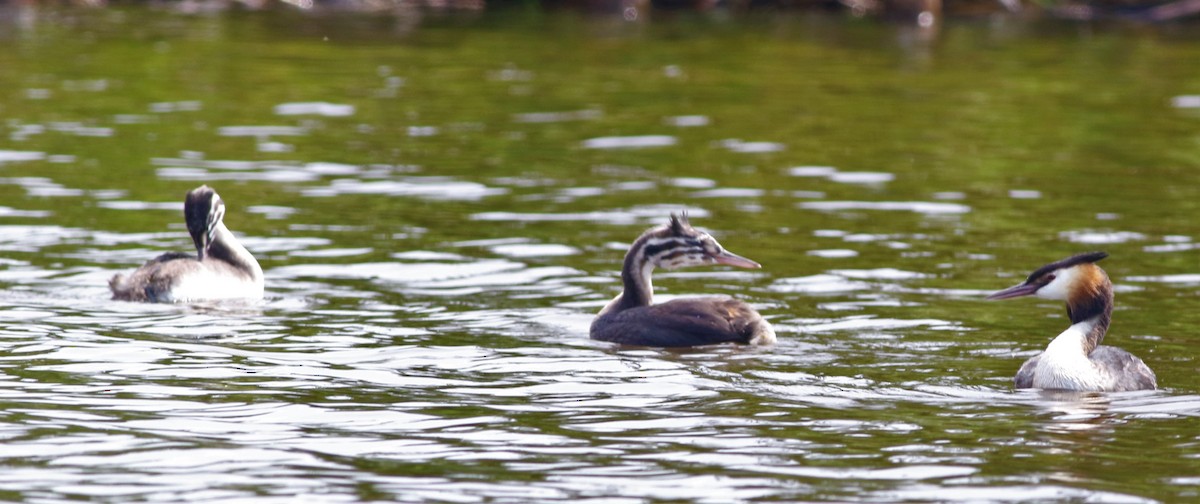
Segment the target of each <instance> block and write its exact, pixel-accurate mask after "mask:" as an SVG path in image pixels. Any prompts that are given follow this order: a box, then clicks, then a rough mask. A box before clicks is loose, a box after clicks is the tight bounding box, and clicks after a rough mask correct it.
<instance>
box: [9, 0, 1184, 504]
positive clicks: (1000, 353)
mask: <svg viewBox="0 0 1200 504" xmlns="http://www.w3.org/2000/svg"><path fill="white" fill-rule="evenodd" d="M284 18H286V19H289V20H290V21H294V22H296V23H299V24H298V25H297V26H295V27H294V29H285V28H283V27H281V26H277V23H278V22H279V18H278V17H272V16H259V15H244V16H243V15H222V16H208V17H182V16H176V15H171V14H165V13H153V12H142V11H137V10H130V11H124V10H121V11H117V10H113V11H104V12H94V13H88V14H87V15H83V14H81V13H72V12H65V13H57V12H56V13H49V12H48V13H46V14H45V15H44V17H41V16H40V15H39V16H35V17H34V18H32V19H27V20H26V21H24V22H25V23H26V25H24V27H23V28H12V27H11V26H12V25H5V26H9V28H7V29H8V30H13V31H11V32H9V33H8V34H7V35H5V36H4V37H3V38H2V39H0V44H2V45H3V46H4V50H2V51H0V68H4V69H5V70H4V71H3V72H0V88H3V89H7V90H8V91H7V92H5V93H3V94H0V112H2V113H3V117H4V121H3V123H0V171H2V172H3V173H2V174H0V175H2V177H0V195H3V196H4V201H3V207H0V220H3V222H0V251H3V255H4V257H3V258H0V266H3V268H2V269H0V283H2V284H3V285H4V287H5V289H4V291H3V292H2V293H0V322H2V324H0V346H2V349H3V351H2V352H0V366H2V367H0V369H2V370H3V377H4V381H3V383H4V386H2V387H0V394H2V395H3V401H4V408H2V409H0V436H3V438H4V440H5V448H4V450H3V455H2V456H0V460H2V461H3V464H4V465H5V466H6V470H5V471H0V495H2V496H3V498H4V499H6V500H14V501H30V502H33V501H37V502H43V501H65V500H73V499H83V500H96V501H105V502H118V501H134V500H138V501H143V500H159V501H179V500H187V501H221V502H223V501H255V502H260V501H270V500H278V501H286V502H295V501H297V500H314V501H322V502H336V501H358V500H399V501H453V502H476V501H491V502H530V501H548V500H568V499H570V500H597V501H601V500H603V501H606V502H607V501H623V500H629V501H640V500H694V501H702V502H728V501H749V500H760V499H762V500H772V499H774V500H861V501H876V502H893V501H902V500H921V501H928V500H935V501H1019V500H1087V501H1096V502H1144V501H1149V502H1153V501H1178V500H1187V499H1188V498H1191V497H1193V496H1194V495H1195V494H1196V492H1197V491H1200V475H1198V474H1197V473H1196V464H1195V457H1196V454H1197V447H1198V446H1200V441H1198V439H1197V437H1196V434H1195V432H1196V429H1195V427H1196V417H1197V416H1198V415H1200V395H1197V394H1196V392H1197V390H1200V382H1198V381H1197V379H1196V378H1195V376H1196V373H1195V370H1196V365H1195V358H1194V355H1195V349H1194V348H1193V346H1192V345H1190V343H1191V341H1190V340H1191V337H1190V335H1191V334H1192V333H1193V332H1194V331H1193V330H1192V328H1193V327H1194V326H1195V324H1196V323H1197V322H1198V321H1200V319H1198V317H1197V315H1195V313H1196V310H1194V307H1195V305H1196V302H1197V297H1196V294H1197V289H1196V286H1197V285H1200V282H1198V281H1197V278H1200V277H1198V276H1197V275H1198V274H1200V273H1198V268H1197V267H1196V261H1195V257H1194V252H1195V251H1194V248H1195V246H1194V240H1195V237H1196V236H1200V227H1198V225H1197V224H1196V223H1195V222H1193V219H1191V218H1190V217H1189V216H1190V215H1192V214H1193V213H1194V210H1195V205H1196V203H1195V201H1197V200H1198V199H1197V196H1198V195H1197V194H1195V192H1196V188H1197V187H1200V183H1198V182H1200V180H1196V177H1197V175H1196V171H1195V170H1193V169H1191V168H1193V167H1194V166H1195V165H1196V163H1197V161H1198V160H1200V150H1198V147H1197V144H1196V142H1195V141H1194V137H1195V132H1196V131H1197V128H1198V127H1200V122H1197V118H1196V117H1195V116H1194V115H1192V114H1190V113H1189V112H1188V109H1187V108H1185V107H1182V106H1180V105H1179V104H1180V103H1183V104H1185V105H1186V103H1187V100H1186V99H1185V98H1186V96H1188V95H1189V94H1195V93H1200V89H1196V87H1197V86H1200V68H1198V67H1196V66H1195V65H1191V64H1190V62H1193V61H1196V59H1197V57H1200V45H1197V43H1196V41H1195V40H1191V39H1190V38H1188V36H1186V35H1182V36H1180V35H1177V36H1174V38H1172V36H1169V35H1163V34H1156V33H1142V32H1138V33H1128V32H1126V31H1125V30H1123V29H1121V28H1119V27H1116V28H1107V29H1099V30H1097V31H1095V32H1093V33H1090V34H1088V36H1085V37H1080V36H1076V35H1075V34H1074V30H1073V29H1071V28H1069V27H1054V28H1049V27H1030V28H1029V32H1028V33H1022V32H1021V31H1020V30H1016V31H1014V30H1013V29H1012V28H1011V27H1010V28H1005V27H999V26H992V25H980V24H974V23H962V24H957V25H956V24H953V23H951V24H949V25H947V26H944V27H943V28H942V29H943V30H944V31H943V32H942V34H941V36H940V40H941V42H939V43H938V44H936V45H931V46H927V47H924V48H922V49H921V50H920V53H921V54H922V55H923V56H921V57H922V58H923V59H922V61H923V63H922V64H921V65H917V67H916V68H914V64H913V61H914V55H913V54H912V53H910V52H905V51H904V50H894V49H890V48H889V47H891V44H892V41H893V40H894V37H897V35H896V33H895V32H894V30H895V29H894V28H892V27H888V26H880V25H872V24H864V23H862V22H860V21H849V20H841V19H832V18H812V19H799V18H795V19H780V20H777V21H775V22H772V23H770V24H769V27H770V28H772V30H770V31H768V32H767V33H764V30H762V28H764V25H762V24H760V23H761V22H760V21H754V20H747V21H740V22H727V23H714V22H712V21H711V20H710V21H705V20H674V21H667V22H660V23H658V24H645V25H636V26H633V25H630V26H624V27H618V26H616V25H613V24H612V23H607V22H603V21H588V20H582V19H576V18H573V17H569V16H563V17H562V18H561V19H560V18H555V17H552V18H550V19H546V18H542V17H539V16H531V17H529V18H525V17H518V16H513V15H512V14H503V13H501V14H492V15H487V16H483V17H481V18H477V19H474V20H471V21H470V22H462V21H461V20H460V21H451V20H443V21H442V22H438V21H434V22H429V23H427V24H426V25H424V26H422V27H421V28H419V29H416V30H415V31H413V32H411V33H407V34H406V35H404V36H403V37H398V36H397V35H396V34H395V32H394V31H392V30H390V29H387V28H384V29H381V30H378V29H362V27H363V26H371V25H370V24H369V23H367V24H363V22H362V20H355V21H354V22H350V23H349V25H348V26H351V27H353V28H354V29H353V33H350V32H349V31H347V30H345V29H344V28H343V29H339V28H337V24H336V23H333V22H330V21H329V20H314V19H308V18H290V17H286V16H284ZM313 33H321V35H319V36H317V35H312V34H313ZM14 34H15V35H14ZM79 34H86V35H87V36H86V37H80V36H79ZM598 34H602V35H598ZM830 36H832V37H833V38H828V37H830ZM83 39H86V40H83ZM547 40H552V41H554V43H553V44H548V43H547ZM835 40H836V41H837V42H835ZM131 62H137V64H132V63H131ZM1180 97H1183V98H1180ZM202 182H204V183H209V184H212V185H214V186H216V187H217V188H218V189H219V190H220V191H221V194H222V195H223V196H224V198H225V200H226V202H227V204H228V205H229V212H228V216H227V222H228V223H229V225H230V227H231V228H232V229H234V230H235V231H236V232H238V233H239V235H240V236H241V238H242V240H243V243H244V244H245V245H246V246H247V247H248V248H249V249H250V250H252V251H253V252H254V253H255V254H256V255H258V256H259V258H260V260H261V262H262V263H263V266H264V267H265V269H266V272H267V278H268V283H267V290H268V295H269V297H268V299H266V300H264V301H262V302H259V303H240V304H239V303H225V304H214V305H196V306H158V305H151V306H147V305H138V304H130V303H116V302H111V301H108V299H107V294H108V292H107V288H106V282H107V279H108V278H109V277H110V276H111V275H113V274H114V273H116V272H120V271H126V270H129V269H132V268H133V267H135V266H136V265H137V264H139V263H140V262H141V261H144V260H145V259H148V258H150V257H153V256H154V255H155V254H158V253H160V252H161V251H163V250H172V249H177V250H183V249H186V248H187V246H188V245H187V243H186V238H185V233H184V230H183V224H182V219H181V218H179V215H178V211H179V206H180V203H179V200H180V199H181V195H182V194H183V193H184V192H185V191H186V190H187V189H189V188H191V187H193V186H195V185H199V184H200V183H202ZM681 210H686V211H687V212H688V213H689V214H690V215H691V216H692V220H693V222H694V223H695V224H697V225H699V226H702V227H705V228H707V229H710V230H712V231H713V232H714V233H715V234H716V235H717V236H718V237H719V238H720V239H721V241H722V243H723V244H725V245H726V246H727V247H728V248H730V249H731V250H733V251H735V252H738V253H742V254H745V255H747V256H749V257H752V258H754V259H755V260H758V261H760V262H762V263H763V264H764V265H765V266H766V267H765V268H764V269H763V270H756V271H728V270H721V269H701V270H686V271H677V272H659V274H657V275H656V276H655V284H656V286H657V288H658V294H659V296H658V297H659V300H666V299H670V298H672V297H677V296H682V295H691V294H696V293H724V294H730V295H737V296H739V297H742V298H745V299H747V300H748V301H750V302H752V303H753V304H755V305H756V306H758V307H760V308H761V311H762V312H763V313H764V314H765V315H766V316H767V317H768V318H769V319H771V321H772V322H773V323H774V324H775V326H776V328H777V331H778V332H779V334H780V343H779V344H778V345H777V346H775V347H772V348H766V349H757V348H754V349H747V348H733V347H713V348H699V349H689V350H658V349H643V348H615V347H612V346H611V345H608V344H602V343H598V342H592V341H590V340H588V339H587V337H586V335H587V328H588V325H589V324H590V322H591V318H592V316H593V314H594V313H595V312H596V311H598V310H599V309H600V307H601V306H603V305H604V304H605V303H606V302H607V301H608V300H609V299H611V297H612V296H614V295H615V294H616V293H617V291H618V288H619V286H618V272H617V270H616V268H617V266H618V265H619V263H620V259H621V256H622V254H623V252H624V250H625V247H626V245H627V244H628V243H629V241H631V240H632V239H633V238H634V237H635V236H636V235H637V234H638V232H639V231H640V230H641V229H643V228H644V227H646V226H649V225H652V224H656V223H659V222H662V221H663V220H664V218H665V216H666V215H667V214H669V213H670V212H673V211H681ZM1096 248H1103V249H1106V250H1108V251H1109V252H1110V253H1111V254H1112V257H1111V258H1110V259H1108V260H1106V261H1105V263H1104V266H1105V267H1106V268H1107V269H1108V271H1109V272H1110V274H1111V275H1112V276H1113V278H1114V280H1115V281H1116V282H1117V284H1118V285H1117V291H1118V303H1119V307H1118V311H1117V313H1116V315H1115V317H1116V322H1115V324H1114V332H1113V335H1112V337H1111V339H1110V342H1111V343H1112V344H1115V345H1119V346H1122V347H1125V348H1128V349H1130V350H1131V351H1133V352H1134V353H1135V354H1138V355H1140V356H1142V357H1143V358H1144V359H1145V360H1146V361H1147V363H1149V364H1150V365H1151V366H1152V367H1153V368H1154V369H1156V371H1157V372H1158V374H1159V380H1160V383H1161V384H1162V385H1163V386H1164V390H1162V391H1156V392H1141V393H1119V394H1055V393H1042V392H1036V391H1017V392H1014V391H1012V390H1011V389H1010V379H1011V375H1012V373H1013V372H1014V371H1015V369H1016V367H1017V366H1018V365H1019V363H1020V362H1021V361H1022V360H1023V359H1025V358H1027V357H1028V356H1030V355H1033V354H1034V353H1035V352H1037V351H1039V350H1040V348H1042V347H1043V346H1044V345H1045V343H1046V342H1047V341H1048V340H1049V338H1050V337H1052V336H1053V335H1054V334H1056V333H1057V332H1058V331H1060V330H1061V329H1062V328H1063V327H1064V326H1065V325H1066V321H1065V318H1063V317H1062V316H1061V307H1058V306H1054V305H1052V304H1048V303H1042V302H1038V301H1027V302H1023V303H1022V302H1013V303H1005V304H1001V303H997V304H990V303H984V302H982V298H983V296H984V295H985V294H986V293H988V292H991V291H993V290H996V289H999V288H1002V287H1006V286H1008V285H1010V284H1012V283H1014V282H1016V281H1017V280H1018V279H1020V278H1022V277H1023V275H1024V274H1026V273H1027V272H1028V271H1030V270H1032V269H1033V268H1035V267H1037V266H1039V265H1041V264H1043V263H1045V262H1049V261H1051V260H1054V259H1058V258H1060V257H1062V256H1064V255H1066V254H1069V253H1072V252H1076V251H1079V250H1086V249H1096Z"/></svg>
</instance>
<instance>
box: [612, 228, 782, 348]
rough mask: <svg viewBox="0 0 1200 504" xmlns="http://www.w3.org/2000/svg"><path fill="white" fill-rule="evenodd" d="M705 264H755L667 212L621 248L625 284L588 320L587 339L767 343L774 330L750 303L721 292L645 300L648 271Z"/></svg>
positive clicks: (642, 342)
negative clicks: (667, 216)
mask: <svg viewBox="0 0 1200 504" xmlns="http://www.w3.org/2000/svg"><path fill="white" fill-rule="evenodd" d="M705 264H725V265H728V266H737V267H739V268H760V267H762V266H760V265H759V264H758V263H756V262H754V261H751V260H749V259H746V258H745V257H741V256H738V255H735V254H731V253H729V252H727V251H725V249H723V248H721V244H720V243H717V240H715V239H713V237H711V236H709V235H708V234H707V233H704V232H702V231H698V230H696V229H695V228H693V227H692V226H691V224H689V223H688V220H687V215H686V214H685V215H681V216H677V215H674V214H672V215H671V222H670V223H669V224H667V225H665V226H659V227H656V228H653V229H650V230H648V231H646V232H645V233H643V234H642V236H640V237H638V239H637V240H635V241H634V242H633V245H632V246H630V247H629V252H628V253H626V254H625V266H624V268H623V269H622V270H621V281H622V282H623V283H624V284H625V290H624V292H622V293H621V294H620V295H618V296H617V297H616V298H615V299H613V300H612V301H611V302H609V303H608V305H607V306H605V307H604V309H603V310H600V314H599V315H598V316H597V317H596V320H594V321H593V322H592V328H591V336H592V339H596V340H601V341H611V342H614V343H621V344H625V345H641V346H657V347H685V346H696V345H712V344H716V343H730V342H732V343H742V344H749V345H769V344H772V343H774V342H775V330H774V329H772V328H771V324H769V323H767V321H766V320H763V318H762V316H761V315H759V314H758V312H757V311H754V308H751V307H750V305H748V304H746V303H743V302H741V301H738V300H736V299H731V298H725V297H702V298H686V299H675V300H672V301H669V302H666V303H663V304H657V305H656V304H651V302H652V299H651V298H652V296H653V295H654V292H653V287H652V286H651V284H650V274H651V273H652V272H653V271H654V268H656V267H660V266H661V267H663V268H667V269H674V268H682V267H687V266H701V265H705Z"/></svg>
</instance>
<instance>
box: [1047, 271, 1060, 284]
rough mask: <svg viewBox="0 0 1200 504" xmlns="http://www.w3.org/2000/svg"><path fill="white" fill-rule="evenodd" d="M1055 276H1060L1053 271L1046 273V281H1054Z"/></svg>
mask: <svg viewBox="0 0 1200 504" xmlns="http://www.w3.org/2000/svg"><path fill="white" fill-rule="evenodd" d="M1055 278H1058V277H1056V276H1054V274H1053V273H1051V274H1049V275H1046V283H1050V282H1053V281H1054V279H1055Z"/></svg>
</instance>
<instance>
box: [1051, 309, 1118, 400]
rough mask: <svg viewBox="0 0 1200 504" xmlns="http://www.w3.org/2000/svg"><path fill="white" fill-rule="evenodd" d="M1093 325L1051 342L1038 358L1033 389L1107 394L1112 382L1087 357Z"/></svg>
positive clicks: (1082, 325)
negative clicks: (1088, 342) (1097, 391)
mask: <svg viewBox="0 0 1200 504" xmlns="http://www.w3.org/2000/svg"><path fill="white" fill-rule="evenodd" d="M1091 328H1092V324H1091V323H1090V322H1080V323H1078V324H1075V325H1072V326H1071V327H1068V328H1067V330H1065V331H1063V332H1062V334H1059V335H1058V336H1057V337H1055V338H1054V341H1051V342H1050V345H1048V346H1047V347H1046V351H1045V352H1043V353H1042V355H1041V356H1040V357H1039V358H1038V363H1037V367H1036V368H1035V369H1034V372H1033V386H1034V387H1035V388H1040V389H1051V390H1107V389H1109V388H1111V387H1110V385H1109V383H1108V382H1110V381H1111V380H1109V379H1108V378H1107V376H1106V375H1104V374H1102V373H1101V372H1100V370H1099V368H1097V367H1096V364H1095V363H1093V362H1092V361H1091V360H1089V359H1088V356H1087V354H1085V353H1084V342H1085V341H1086V338H1087V333H1088V332H1089V331H1090V330H1091Z"/></svg>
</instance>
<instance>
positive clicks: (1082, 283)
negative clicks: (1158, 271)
mask: <svg viewBox="0 0 1200 504" xmlns="http://www.w3.org/2000/svg"><path fill="white" fill-rule="evenodd" d="M1105 257H1108V254H1106V253H1104V252H1091V253H1086V254H1079V255H1075V256H1072V257H1068V258H1066V259H1063V260H1061V261H1057V262H1053V263H1050V264H1047V265H1045V266H1042V267H1041V268H1038V269H1037V271H1034V272H1033V274H1031V275H1029V278H1028V279H1026V280H1025V282H1023V283H1021V284H1019V285H1015V286H1013V287H1010V288H1008V289H1005V290H1002V291H1000V292H997V293H995V294H992V295H990V296H988V299H1009V298H1014V297H1021V296H1030V295H1033V296H1037V297H1039V298H1042V299H1050V300H1056V301H1064V302H1066V305H1067V317H1068V318H1070V319H1071V326H1070V327H1068V328H1067V330H1065V331H1063V332H1062V333H1061V334H1059V335H1058V336H1057V337H1055V338H1054V340H1053V341H1051V342H1050V344H1049V345H1048V346H1046V350H1045V351H1044V352H1042V353H1040V354H1038V355H1036V356H1034V357H1032V358H1030V359H1029V360H1027V361H1025V363H1024V364H1022V365H1021V369H1020V370H1018V371H1017V376H1016V377H1015V378H1014V379H1013V385H1014V386H1015V387H1016V388H1019V389H1020V388H1037V389H1045V390H1073V391H1125V390H1153V389H1155V388H1157V387H1158V380H1157V378H1156V377H1155V375H1154V371H1151V370H1150V368H1149V367H1148V366H1146V363H1145V362H1142V360H1141V359H1139V358H1137V357H1136V356H1134V355H1133V354H1131V353H1129V352H1127V351H1125V350H1122V349H1120V348H1117V347H1112V346H1104V345H1101V344H1100V342H1101V341H1103V340H1104V335H1105V334H1106V333H1107V332H1108V326H1109V323H1110V322H1111V321H1112V310H1113V286H1112V281H1110V280H1109V278H1108V275H1107V274H1105V273H1104V270H1103V269H1100V267H1099V266H1097V265H1096V262H1097V261H1099V260H1101V259H1104V258H1105Z"/></svg>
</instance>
